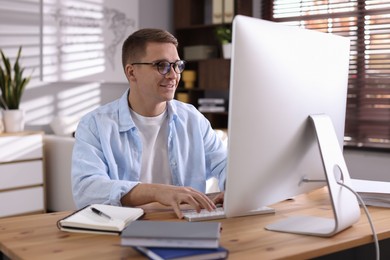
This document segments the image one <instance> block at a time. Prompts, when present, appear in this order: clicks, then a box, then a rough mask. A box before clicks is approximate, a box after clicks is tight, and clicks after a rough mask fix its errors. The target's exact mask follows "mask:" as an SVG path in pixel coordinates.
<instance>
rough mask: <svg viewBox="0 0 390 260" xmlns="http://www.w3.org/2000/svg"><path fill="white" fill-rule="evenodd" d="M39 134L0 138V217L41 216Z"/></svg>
mask: <svg viewBox="0 0 390 260" xmlns="http://www.w3.org/2000/svg"><path fill="white" fill-rule="evenodd" d="M43 161H44V157H43V133H41V132H21V133H12V134H7V133H3V134H0V217H8V216H14V215H22V214H31V213H43V212H45V211H46V206H45V204H46V203H45V187H44V186H45V175H44V167H43Z"/></svg>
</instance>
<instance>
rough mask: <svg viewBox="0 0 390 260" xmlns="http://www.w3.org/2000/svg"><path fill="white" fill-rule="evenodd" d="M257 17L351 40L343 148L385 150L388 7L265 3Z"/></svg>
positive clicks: (372, 1) (290, 0)
mask: <svg viewBox="0 0 390 260" xmlns="http://www.w3.org/2000/svg"><path fill="white" fill-rule="evenodd" d="M262 17H263V19H267V20H271V21H275V22H282V23H286V24H289V25H292V26H300V27H302V28H307V29H314V30H319V31H322V32H326V33H334V34H338V35H341V36H344V37H348V38H349V39H350V40H351V58H350V68H349V83H348V101H347V114H346V127H345V128H346V129H345V139H344V140H345V145H346V146H354V147H366V148H386V149H390V1H389V0H388V1H380V0H366V1H364V0H352V1H349V0H324V1H309V0H301V1H299V0H274V1H272V0H266V1H263V5H262Z"/></svg>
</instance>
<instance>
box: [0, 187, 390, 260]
mask: <svg viewBox="0 0 390 260" xmlns="http://www.w3.org/2000/svg"><path fill="white" fill-rule="evenodd" d="M274 207H275V209H276V214H275V215H274V214H271V215H262V216H249V217H240V218H231V219H223V220H220V222H221V223H222V228H223V230H222V234H221V245H222V246H224V247H226V248H227V249H229V251H230V255H229V259H240V260H241V259H287V258H288V259H307V258H314V257H318V256H322V255H326V254H329V253H333V252H338V251H341V250H345V249H349V248H354V247H358V246H361V245H364V244H369V243H372V241H373V240H372V236H371V230H370V227H369V224H368V222H367V218H366V216H365V215H364V213H362V217H361V218H360V221H359V222H358V223H356V224H355V225H353V226H352V227H351V228H348V229H347V230H345V231H343V232H341V233H339V234H337V235H335V236H333V237H332V238H320V237H312V236H304V235H294V234H287V233H277V232H271V231H267V230H265V229H264V226H265V225H266V224H268V223H271V222H274V221H276V220H277V219H281V218H285V217H286V216H291V215H297V214H309V215H316V216H331V214H332V213H331V210H330V205H329V204H328V195H327V190H326V189H320V190H317V191H314V192H312V193H309V194H306V195H301V196H298V197H297V198H296V199H295V200H293V201H284V202H281V203H278V204H276V205H275V206H274ZM369 210H370V213H371V216H372V218H373V221H374V224H375V228H376V231H377V233H378V237H379V239H380V240H384V239H387V238H390V210H389V209H381V208H374V207H371V208H369ZM68 213H69V212H60V213H49V214H41V215H31V216H21V217H13V218H6V219H0V250H1V252H2V253H3V254H4V255H6V256H8V257H9V258H11V259H94V260H95V259H129V258H131V259H145V258H144V257H143V256H141V255H140V254H139V253H137V252H136V251H134V250H133V249H132V248H130V247H122V246H120V237H118V236H109V235H91V234H78V233H67V232H62V231H59V230H58V229H57V227H56V221H57V220H58V219H60V218H62V217H64V216H65V215H67V214H68ZM144 219H160V220H167V221H176V220H177V219H175V215H174V214H173V212H172V211H170V210H169V211H167V210H165V211H164V210H161V211H159V212H147V214H146V215H145V217H144ZM372 255H374V247H373V246H372Z"/></svg>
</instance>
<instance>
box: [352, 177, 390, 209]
mask: <svg viewBox="0 0 390 260" xmlns="http://www.w3.org/2000/svg"><path fill="white" fill-rule="evenodd" d="M351 183H352V187H351V188H352V189H353V190H355V191H356V192H357V193H358V194H359V195H360V197H361V198H362V199H363V201H364V204H366V205H367V206H375V207H384V208H390V182H383V181H372V180H360V179H351Z"/></svg>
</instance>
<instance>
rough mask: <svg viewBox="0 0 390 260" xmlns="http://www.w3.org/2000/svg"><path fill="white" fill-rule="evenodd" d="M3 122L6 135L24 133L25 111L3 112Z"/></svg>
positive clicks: (10, 110)
mask: <svg viewBox="0 0 390 260" xmlns="http://www.w3.org/2000/svg"><path fill="white" fill-rule="evenodd" d="M3 121H4V128H5V132H6V133H14V132H22V131H23V130H24V124H25V118H24V110H20V109H9V110H3Z"/></svg>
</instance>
